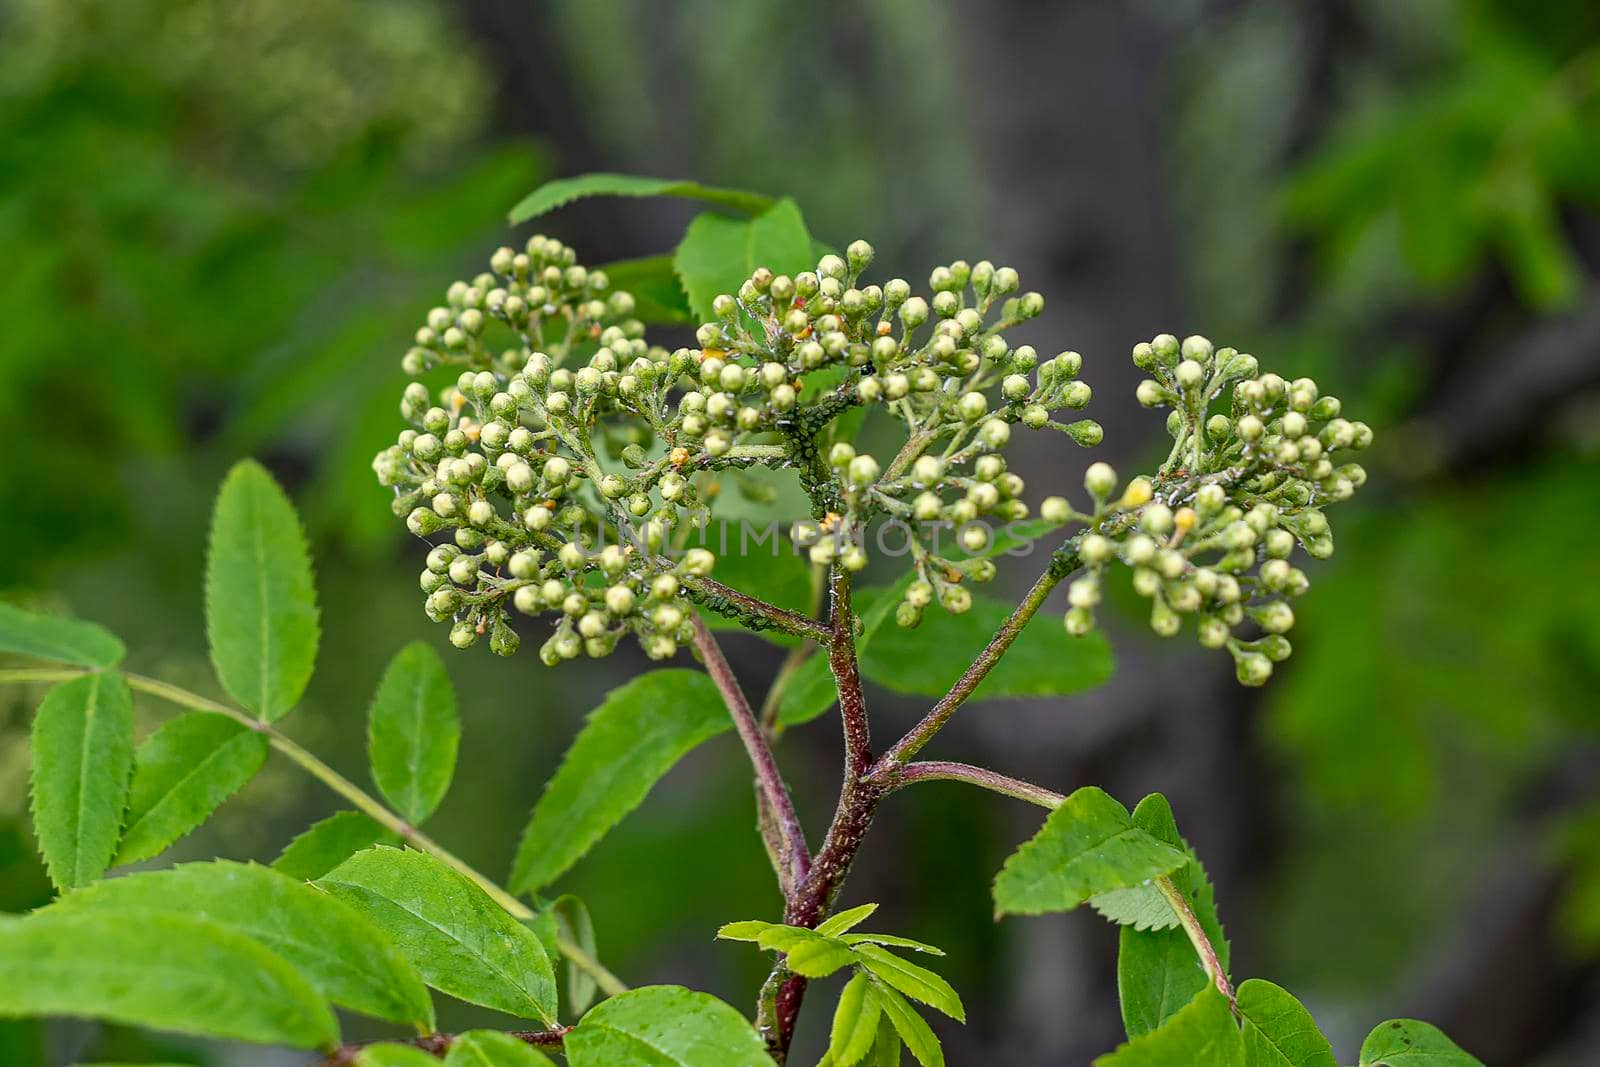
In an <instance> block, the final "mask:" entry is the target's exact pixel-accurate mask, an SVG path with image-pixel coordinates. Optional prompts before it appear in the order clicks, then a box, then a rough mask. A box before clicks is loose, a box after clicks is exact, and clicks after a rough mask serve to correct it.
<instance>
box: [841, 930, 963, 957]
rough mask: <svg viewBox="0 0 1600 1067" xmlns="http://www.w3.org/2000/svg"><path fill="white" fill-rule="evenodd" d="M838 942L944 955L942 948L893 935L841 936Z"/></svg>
mask: <svg viewBox="0 0 1600 1067" xmlns="http://www.w3.org/2000/svg"><path fill="white" fill-rule="evenodd" d="M819 929H820V927H819ZM840 940H842V941H844V942H845V943H846V944H851V945H860V944H872V945H887V946H889V947H891V948H909V949H911V950H913V951H915V952H926V953H927V954H928V955H930V956H943V955H944V949H942V948H935V947H934V946H932V945H929V944H926V943H925V942H922V941H913V940H911V938H909V937H898V936H896V935H894V934H843V935H841V937H840Z"/></svg>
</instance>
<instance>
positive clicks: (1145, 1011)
mask: <svg viewBox="0 0 1600 1067" xmlns="http://www.w3.org/2000/svg"><path fill="white" fill-rule="evenodd" d="M1133 823H1134V825H1135V826H1137V827H1138V828H1139V829H1141V830H1143V831H1145V832H1146V833H1148V834H1149V835H1150V836H1151V837H1153V838H1155V839H1156V840H1158V841H1160V842H1162V843H1163V844H1167V845H1171V846H1172V847H1173V848H1178V849H1182V850H1183V852H1184V855H1185V856H1186V857H1187V862H1186V863H1185V864H1184V865H1183V866H1182V867H1180V868H1178V869H1177V870H1175V871H1173V872H1172V874H1171V876H1170V877H1171V879H1172V884H1173V886H1174V887H1175V888H1176V889H1177V890H1178V892H1179V893H1181V894H1182V895H1183V897H1184V899H1185V900H1187V901H1188V903H1189V908H1190V910H1191V911H1193V912H1194V914H1195V917H1196V918H1197V919H1198V920H1199V922H1200V926H1201V928H1202V929H1203V930H1204V931H1205V934H1206V938H1207V940H1209V941H1210V942H1211V946H1212V948H1213V949H1215V950H1216V953H1217V958H1218V960H1219V961H1220V962H1221V963H1222V966H1223V968H1224V970H1226V968H1227V966H1228V939H1227V938H1226V937H1224V936H1223V931H1222V923H1221V921H1220V920H1219V919H1218V917H1217V905H1216V900H1215V898H1214V895H1213V893H1212V890H1211V883H1210V881H1209V880H1207V878H1206V873H1205V868H1204V867H1203V866H1202V865H1201V863H1200V859H1199V857H1198V856H1196V855H1195V853H1194V850H1193V849H1192V848H1190V847H1189V844H1188V842H1187V841H1185V840H1184V839H1183V836H1182V835H1181V834H1180V833H1179V832H1178V824H1177V822H1176V820H1174V819H1173V816H1172V807H1171V805H1169V804H1168V803H1167V799H1166V798H1165V797H1164V796H1162V795H1161V794H1160V793H1152V794H1150V795H1149V796H1147V797H1145V798H1144V799H1143V800H1141V801H1140V802H1139V806H1138V807H1137V808H1135V809H1134V812H1133ZM1124 893H1125V895H1127V896H1130V897H1137V896H1139V895H1141V894H1142V895H1144V897H1146V898H1152V897H1153V898H1156V899H1159V900H1160V901H1161V904H1162V905H1163V906H1164V907H1166V908H1167V911H1168V913H1169V914H1173V913H1172V908H1171V905H1169V904H1167V902H1166V898H1165V897H1162V896H1161V893H1160V891H1159V890H1157V889H1155V888H1154V887H1150V886H1140V887H1137V888H1134V889H1129V890H1125V891H1124ZM1096 899H1097V900H1098V899H1100V898H1096ZM1147 903H1148V901H1147ZM1149 906H1150V907H1152V908H1153V905H1149ZM1102 914H1104V912H1102ZM1176 920H1177V916H1176V914H1173V921H1174V922H1176ZM1210 983H1211V980H1210V978H1209V977H1207V975H1206V973H1205V969H1204V967H1203V966H1202V965H1201V962H1200V957H1199V955H1198V954H1197V953H1196V952H1195V949H1194V946H1193V944H1191V943H1190V941H1189V937H1188V934H1186V933H1185V932H1184V931H1183V930H1181V929H1177V928H1173V927H1169V928H1165V929H1152V930H1141V929H1139V927H1138V926H1137V924H1135V925H1130V926H1124V927H1123V929H1122V931H1121V934H1120V936H1119V941H1118V951H1117V993H1118V997H1119V1000H1120V1001H1121V1005H1122V1021H1123V1025H1124V1027H1125V1028H1126V1029H1127V1032H1128V1036H1129V1037H1134V1036H1137V1035H1139V1034H1142V1033H1148V1032H1149V1031H1151V1030H1154V1029H1155V1028H1156V1027H1158V1026H1160V1025H1161V1024H1162V1023H1163V1022H1165V1021H1166V1020H1167V1019H1168V1018H1170V1017H1171V1016H1173V1015H1174V1014H1176V1013H1177V1012H1178V1010H1179V1009H1180V1008H1182V1007H1183V1006H1184V1005H1185V1004H1187V1003H1189V1001H1190V1000H1192V999H1194V996H1195V994H1196V993H1198V992H1200V990H1202V989H1204V988H1205V987H1206V986H1207V985H1209V984H1210Z"/></svg>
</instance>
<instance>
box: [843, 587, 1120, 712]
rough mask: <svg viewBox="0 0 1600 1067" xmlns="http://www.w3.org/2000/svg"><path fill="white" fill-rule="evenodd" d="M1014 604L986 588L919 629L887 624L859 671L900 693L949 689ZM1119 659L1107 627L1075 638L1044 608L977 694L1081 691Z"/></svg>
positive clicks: (932, 615)
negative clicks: (956, 611)
mask: <svg viewBox="0 0 1600 1067" xmlns="http://www.w3.org/2000/svg"><path fill="white" fill-rule="evenodd" d="M890 606H891V608H892V607H893V605H890ZM1013 607H1014V605H1012V604H1010V603H1008V602H1006V601H1003V600H1000V599H999V598H997V597H993V596H990V595H988V594H987V593H980V594H977V595H976V596H974V597H973V598H972V607H971V608H970V609H969V610H967V611H966V612H964V613H962V614H960V615H952V614H950V613H949V612H948V611H944V610H941V609H939V608H936V607H934V608H929V609H928V610H927V611H926V612H924V613H923V617H922V624H921V625H919V626H917V627H915V628H914V629H907V628H905V627H903V626H898V625H896V626H884V627H883V628H882V629H881V630H880V631H879V632H878V634H877V636H876V637H875V638H874V639H873V641H872V643H871V644H870V645H868V646H867V647H866V648H864V649H862V651H861V673H862V674H863V675H864V676H865V677H866V678H868V679H869V680H871V681H873V682H876V683H877V684H879V685H881V686H883V687H884V688H886V689H892V690H894V691H895V692H897V693H910V694H913V695H915V696H930V697H938V696H943V695H944V694H945V693H946V692H948V691H949V690H950V687H951V686H952V685H954V684H955V683H956V681H957V680H958V679H959V678H960V677H961V675H962V673H963V672H964V671H965V670H966V669H967V666H968V665H969V664H970V663H971V662H972V661H973V659H974V658H975V657H976V656H977V655H978V653H979V652H981V651H982V650H983V648H984V647H985V646H986V645H988V643H989V641H990V639H991V638H992V637H993V636H994V634H995V632H996V631H997V630H999V629H1000V627H1001V626H1002V625H1004V623H1005V621H1006V619H1007V617H1009V616H1010V614H1011V612H1012V609H1013ZM1113 666H1114V664H1113V660H1112V656H1111V645H1110V643H1109V642H1108V641H1107V640H1106V639H1105V636H1104V635H1103V634H1101V633H1100V632H1099V631H1095V632H1094V633H1091V634H1088V635H1086V636H1084V637H1073V636H1072V635H1071V634H1069V633H1067V632H1066V630H1065V629H1063V628H1062V626H1061V620H1060V619H1058V618H1056V617H1055V616H1053V615H1049V614H1048V613H1046V614H1045V615H1042V616H1035V617H1034V618H1033V619H1032V620H1031V621H1030V622H1029V623H1028V625H1027V626H1025V627H1024V628H1023V630H1022V633H1021V634H1020V635H1018V637H1017V639H1016V640H1015V641H1014V642H1012V644H1011V647H1010V648H1009V649H1007V650H1006V654H1005V656H1004V657H1003V658H1001V660H1000V662H999V663H997V664H996V665H995V667H994V669H993V670H991V671H990V672H989V676H988V677H987V678H985V679H984V680H983V683H982V684H981V685H979V686H978V688H977V690H976V691H975V692H974V693H973V695H972V699H974V700H984V699H995V698H1000V697H1038V696H1063V695H1066V694H1068V693H1077V692H1082V691H1083V690H1085V689H1092V688H1094V687H1095V686H1097V685H1101V684H1103V683H1105V682H1106V681H1107V680H1108V679H1110V677H1111V673H1112V670H1113Z"/></svg>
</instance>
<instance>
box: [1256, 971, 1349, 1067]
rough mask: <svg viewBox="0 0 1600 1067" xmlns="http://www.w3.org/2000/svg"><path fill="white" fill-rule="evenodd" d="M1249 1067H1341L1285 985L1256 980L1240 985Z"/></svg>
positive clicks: (1309, 1015) (1303, 1007)
mask: <svg viewBox="0 0 1600 1067" xmlns="http://www.w3.org/2000/svg"><path fill="white" fill-rule="evenodd" d="M1238 1005H1239V1014H1240V1015H1242V1016H1243V1017H1244V1062H1245V1067H1339V1061H1338V1060H1336V1059H1334V1058H1333V1048H1332V1046H1330V1045H1329V1044H1328V1039H1327V1038H1325V1037H1323V1036H1322V1031H1321V1030H1319V1029H1317V1024H1316V1021H1315V1020H1314V1019H1312V1018H1311V1013H1310V1012H1309V1011H1307V1010H1306V1009H1305V1005H1303V1004H1301V1003H1300V1002H1299V1001H1298V1000H1296V999H1295V998H1294V997H1293V996H1292V995H1291V994H1290V993H1289V991H1288V990H1286V989H1284V988H1282V987H1281V986H1276V985H1273V984H1272V983H1271V982H1264V981H1262V980H1261V979H1259V978H1252V979H1250V980H1249V981H1247V982H1245V983H1244V984H1242V985H1241V986H1239V992H1238Z"/></svg>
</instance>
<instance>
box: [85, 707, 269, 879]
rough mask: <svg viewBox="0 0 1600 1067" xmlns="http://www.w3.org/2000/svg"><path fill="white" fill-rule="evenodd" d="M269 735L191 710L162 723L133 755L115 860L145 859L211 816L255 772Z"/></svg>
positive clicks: (222, 717) (127, 861)
mask: <svg viewBox="0 0 1600 1067" xmlns="http://www.w3.org/2000/svg"><path fill="white" fill-rule="evenodd" d="M267 747H268V746H267V739H266V738H265V737H262V736H261V735H260V734H259V733H257V732H256V731H254V730H251V729H250V728H249V727H246V726H244V725H242V724H240V723H237V722H235V721H234V720H232V719H230V718H228V717H227V716H226V715H218V714H216V713H214V712H209V711H195V712H190V713H189V714H187V715H182V716H179V717H178V718H176V719H173V720H172V721H171V722H168V723H166V724H165V725H163V726H162V727H161V729H159V730H157V731H156V732H155V733H153V734H151V735H150V736H149V737H147V738H145V739H144V743H143V744H141V745H140V746H139V748H138V750H137V751H136V752H134V755H133V784H132V787H131V788H130V790H129V795H128V817H127V820H126V829H124V830H123V832H122V847H121V849H120V850H119V851H118V852H117V858H116V861H115V865H116V866H119V867H120V866H121V865H123V864H125V863H135V862H137V861H139V860H144V859H149V858H150V857H151V856H155V855H158V854H160V853H161V852H162V851H164V850H165V849H166V848H167V846H168V845H170V844H172V843H173V842H174V841H176V840H178V838H180V837H182V836H183V835H184V834H187V833H188V832H189V831H191V830H193V829H194V828H195V827H197V826H199V825H200V824H201V823H203V822H205V821H206V819H207V818H209V817H210V815H211V813H212V812H213V811H216V810H217V808H218V807H219V806H220V805H221V804H222V802H223V801H224V800H227V799H228V798H229V797H231V796H233V794H234V793H237V792H238V791H239V790H240V789H241V788H243V787H244V785H245V783H246V782H248V781H250V779H252V778H254V777H255V775H256V772H257V771H259V770H260V769H261V765H262V764H263V763H265V762H266V759H267Z"/></svg>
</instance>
